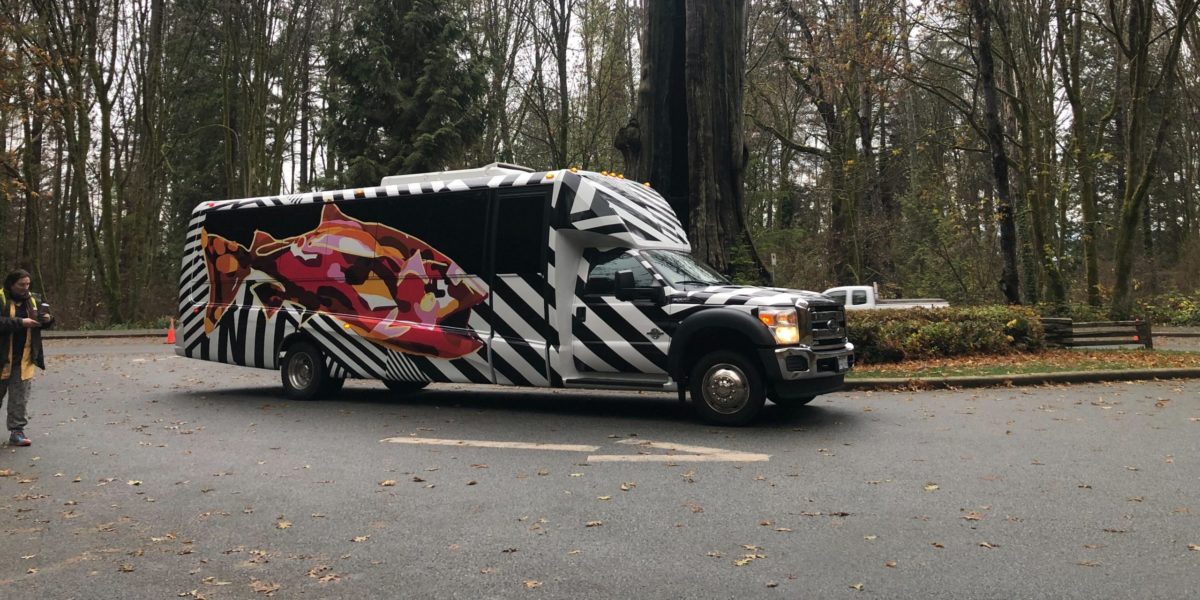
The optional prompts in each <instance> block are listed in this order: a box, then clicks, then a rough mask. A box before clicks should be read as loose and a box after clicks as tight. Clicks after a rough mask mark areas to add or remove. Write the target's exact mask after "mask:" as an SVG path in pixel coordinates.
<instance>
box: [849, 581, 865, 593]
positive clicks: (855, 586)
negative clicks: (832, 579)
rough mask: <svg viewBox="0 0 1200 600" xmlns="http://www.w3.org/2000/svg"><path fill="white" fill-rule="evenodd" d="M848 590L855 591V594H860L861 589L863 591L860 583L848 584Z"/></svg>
mask: <svg viewBox="0 0 1200 600" xmlns="http://www.w3.org/2000/svg"><path fill="white" fill-rule="evenodd" d="M850 589H852V590H854V591H856V592H861V591H862V589H863V584H861V583H852V584H850Z"/></svg>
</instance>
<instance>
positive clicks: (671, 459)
mask: <svg viewBox="0 0 1200 600" xmlns="http://www.w3.org/2000/svg"><path fill="white" fill-rule="evenodd" d="M769 460H771V455H769V454H747V453H744V452H724V453H720V454H594V455H592V456H589V457H587V462H590V463H591V462H597V463H599V462H661V463H681V462H767V461H769Z"/></svg>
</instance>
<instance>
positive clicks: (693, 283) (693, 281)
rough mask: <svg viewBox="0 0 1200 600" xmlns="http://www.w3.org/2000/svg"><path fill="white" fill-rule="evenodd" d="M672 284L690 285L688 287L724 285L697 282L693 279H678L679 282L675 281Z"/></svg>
mask: <svg viewBox="0 0 1200 600" xmlns="http://www.w3.org/2000/svg"><path fill="white" fill-rule="evenodd" d="M674 283H680V284H690V285H725V284H723V283H721V282H712V281H697V280H695V279H680V280H679V281H676V282H674Z"/></svg>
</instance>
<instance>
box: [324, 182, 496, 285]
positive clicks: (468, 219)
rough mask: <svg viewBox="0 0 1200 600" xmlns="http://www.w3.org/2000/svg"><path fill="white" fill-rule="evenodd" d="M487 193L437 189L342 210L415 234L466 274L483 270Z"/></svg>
mask: <svg viewBox="0 0 1200 600" xmlns="http://www.w3.org/2000/svg"><path fill="white" fill-rule="evenodd" d="M486 208H487V192H483V191H469V192H438V193H434V194H414V195H412V196H399V197H390V198H376V199H369V200H357V201H354V202H346V203H344V205H343V212H345V213H346V214H347V215H349V216H351V217H353V218H355V219H358V220H360V221H363V222H365V223H378V224H379V225H382V226H385V227H390V228H392V229H395V230H397V231H400V232H403V233H405V234H408V235H410V236H412V237H415V238H417V239H419V240H421V241H422V242H424V243H425V244H427V245H428V246H429V247H430V248H433V249H434V250H437V251H438V252H440V253H442V254H444V255H446V257H448V258H449V259H450V260H452V261H454V262H455V263H456V264H457V265H458V266H459V267H460V268H461V269H462V270H463V272H464V273H465V274H467V275H482V274H483V273H484V261H483V258H484V254H483V247H484V243H485V239H486V237H485V228H484V223H485V221H486V217H487V210H486Z"/></svg>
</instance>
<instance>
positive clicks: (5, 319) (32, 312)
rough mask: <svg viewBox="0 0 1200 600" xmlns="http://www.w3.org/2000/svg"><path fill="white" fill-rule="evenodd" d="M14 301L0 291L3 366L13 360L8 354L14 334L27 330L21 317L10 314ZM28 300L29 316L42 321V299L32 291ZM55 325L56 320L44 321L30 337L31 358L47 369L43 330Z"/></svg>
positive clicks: (33, 330)
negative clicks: (43, 348) (13, 316)
mask: <svg viewBox="0 0 1200 600" xmlns="http://www.w3.org/2000/svg"><path fill="white" fill-rule="evenodd" d="M12 302H13V299H12V298H10V297H9V296H8V294H5V293H4V292H3V291H0V366H3V365H4V364H6V363H7V362H9V361H10V360H11V358H10V357H9V356H8V351H9V349H10V348H11V346H12V343H11V342H12V336H13V334H17V335H24V334H25V331H26V329H25V328H24V327H22V326H21V320H20V319H14V318H12V317H10V316H8V313H9V306H10V305H11V304H12ZM28 302H29V303H30V304H29V318H31V319H37V320H38V321H39V322H40V321H41V318H40V315H41V314H42V310H41V300H38V298H37V296H35V295H34V294H33V293H30V294H29V300H28ZM53 326H54V321H50V322H49V323H42V326H41V327H35V328H33V329H32V330H31V331H32V332H33V335H32V336H30V338H29V343H30V344H32V346H31V347H30V348H29V358H31V359H33V364H35V365H37V366H38V367H40V368H41V369H42V370H45V369H46V357H45V355H44V354H43V353H42V330H43V329H50V328H51V327H53Z"/></svg>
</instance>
